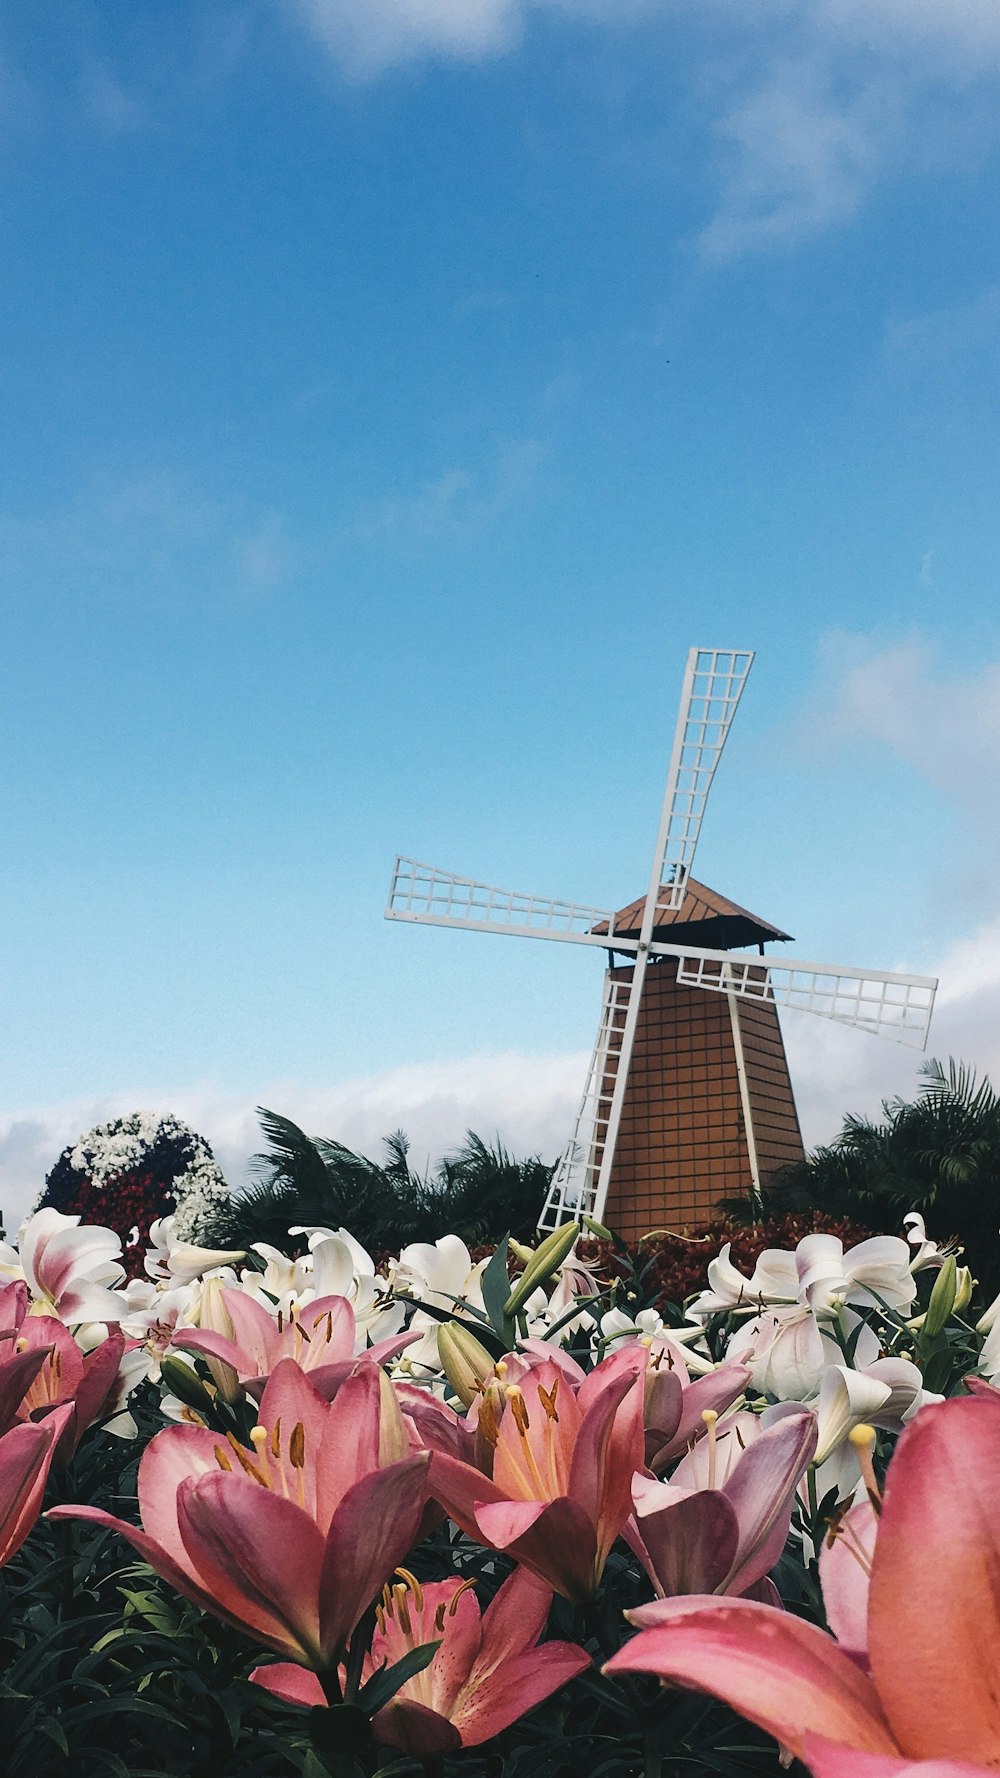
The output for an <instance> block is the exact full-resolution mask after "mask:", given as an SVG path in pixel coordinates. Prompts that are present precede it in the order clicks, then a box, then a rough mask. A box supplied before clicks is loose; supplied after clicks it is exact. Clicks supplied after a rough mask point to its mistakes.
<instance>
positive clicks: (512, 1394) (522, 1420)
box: [507, 1383, 531, 1438]
mask: <svg viewBox="0 0 1000 1778" xmlns="http://www.w3.org/2000/svg"><path fill="white" fill-rule="evenodd" d="M507 1401H508V1403H509V1404H510V1411H511V1413H512V1414H513V1416H514V1425H515V1426H516V1427H517V1430H518V1432H519V1433H520V1434H521V1437H522V1438H523V1437H524V1435H525V1433H526V1432H527V1430H528V1427H529V1426H530V1425H531V1421H530V1420H529V1419H528V1410H527V1408H526V1406H525V1403H524V1396H523V1395H522V1393H521V1391H520V1389H519V1388H518V1387H517V1385H516V1383H515V1384H513V1385H512V1387H511V1388H510V1389H508V1391H507Z"/></svg>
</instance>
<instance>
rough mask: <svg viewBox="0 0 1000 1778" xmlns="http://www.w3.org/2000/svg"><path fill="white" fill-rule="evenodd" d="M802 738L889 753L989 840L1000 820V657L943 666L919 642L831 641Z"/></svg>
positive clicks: (926, 645) (848, 638)
mask: <svg viewBox="0 0 1000 1778" xmlns="http://www.w3.org/2000/svg"><path fill="white" fill-rule="evenodd" d="M810 705H811V707H810V711H809V714H808V716H806V717H804V718H803V719H802V733H803V736H804V737H806V738H811V739H812V740H813V741H814V742H816V743H818V744H819V745H821V746H823V747H824V749H825V748H828V747H829V746H830V745H837V744H846V743H856V742H861V743H868V744H873V745H876V746H879V747H883V748H885V749H887V750H888V751H889V752H890V753H891V754H893V755H894V756H895V757H896V758H897V759H900V760H902V761H904V762H905V763H906V764H907V765H909V766H911V767H913V769H914V770H915V771H916V772H918V773H919V774H920V775H921V777H923V778H924V779H925V780H926V781H927V783H928V784H931V785H933V786H934V787H935V789H937V790H940V791H943V792H945V794H946V795H947V796H948V797H949V799H950V800H951V801H952V802H953V803H956V804H959V805H961V806H962V807H963V809H964V810H965V811H966V813H967V814H968V815H969V816H970V817H971V818H972V819H973V820H974V821H975V823H976V826H977V830H978V831H979V832H981V833H982V834H983V836H984V838H985V837H988V836H991V835H993V834H995V829H996V825H997V821H998V819H1000V775H998V772H997V760H998V758H1000V660H984V661H981V662H980V663H979V665H977V666H976V667H975V668H973V669H971V670H969V671H966V672H955V671H953V670H949V669H948V668H946V667H944V666H943V665H942V663H941V660H940V657H939V653H938V651H937V649H936V648H935V647H934V646H933V645H932V644H931V643H930V642H929V641H927V640H926V638H924V637H922V636H920V635H912V636H908V637H904V638H902V639H900V640H896V641H892V642H882V641H876V640H873V639H871V638H869V637H864V636H846V635H841V636H834V637H830V638H828V640H827V641H826V643H825V644H824V647H823V650H822V654H821V674H820V685H819V687H818V689H817V690H816V691H815V692H814V693H813V694H811V698H810Z"/></svg>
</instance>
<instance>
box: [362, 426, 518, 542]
mask: <svg viewBox="0 0 1000 1778" xmlns="http://www.w3.org/2000/svg"><path fill="white" fill-rule="evenodd" d="M546 455H547V450H546V446H545V445H544V444H543V443H542V442H541V441H540V440H539V439H536V438H517V439H506V440H503V441H502V442H501V443H500V444H499V445H498V446H497V447H496V450H495V451H494V453H493V455H492V457H491V458H490V459H489V460H488V462H487V463H486V464H485V465H482V466H480V467H478V468H457V467H455V468H449V469H445V470H442V472H441V473H440V474H439V475H436V476H434V477H433V478H432V479H431V480H430V481H426V482H421V483H419V484H418V486H417V487H415V488H413V489H412V490H409V491H407V492H400V493H396V494H390V495H387V496H386V497H385V498H384V499H382V500H381V501H379V502H378V503H377V504H376V505H375V506H374V507H373V508H372V509H371V510H370V511H369V512H368V513H367V514H366V515H365V516H364V517H363V519H362V521H361V528H362V529H363V530H364V531H366V532H367V533H368V534H369V535H373V534H378V533H384V534H387V535H396V536H399V537H411V538H424V537H428V538H430V537H440V536H442V535H443V534H448V533H452V534H455V535H459V536H469V535H472V534H474V533H475V532H477V531H481V530H484V529H485V528H486V527H487V526H489V525H491V524H493V523H495V521H496V520H497V519H499V518H502V517H503V515H504V514H505V513H507V512H509V511H510V510H511V508H513V507H516V506H518V505H520V504H521V502H522V501H524V500H526V499H528V498H530V496H531V495H532V494H533V493H534V491H535V489H536V487H537V485H538V478H539V474H540V471H541V467H542V465H543V463H544V461H545V458H546Z"/></svg>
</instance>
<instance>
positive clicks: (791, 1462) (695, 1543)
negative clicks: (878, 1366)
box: [625, 1409, 816, 1598]
mask: <svg viewBox="0 0 1000 1778" xmlns="http://www.w3.org/2000/svg"><path fill="white" fill-rule="evenodd" d="M720 1432H721V1436H719V1437H717V1436H716V1433H715V1428H714V1425H713V1424H712V1423H711V1421H710V1423H709V1428H708V1436H707V1438H705V1439H703V1440H702V1442H701V1443H700V1444H698V1445H696V1446H695V1447H694V1449H693V1450H692V1451H691V1452H690V1453H689V1455H688V1456H687V1457H685V1458H683V1459H682V1461H681V1462H680V1464H679V1465H678V1467H677V1469H676V1470H675V1471H674V1474H673V1476H672V1477H671V1479H670V1481H669V1482H657V1481H653V1480H651V1479H650V1478H649V1477H648V1476H643V1475H637V1476H636V1477H635V1479H634V1481H633V1483H632V1498H633V1501H634V1503H635V1510H636V1516H635V1519H634V1520H633V1521H632V1522H631V1525H630V1526H629V1528H628V1529H627V1530H626V1532H625V1538H626V1542H628V1543H629V1544H631V1546H632V1548H633V1549H634V1550H635V1553H636V1555H637V1556H638V1557H639V1560H640V1562H641V1563H642V1565H643V1567H644V1568H645V1570H646V1572H647V1574H648V1575H649V1577H650V1580H651V1581H652V1582H653V1585H654V1587H655V1588H656V1591H657V1592H658V1593H659V1595H660V1597H661V1598H667V1597H670V1596H672V1595H676V1594H682V1593H716V1594H719V1593H729V1594H743V1593H748V1592H749V1591H750V1590H751V1588H753V1587H756V1586H757V1585H758V1583H759V1582H761V1581H763V1580H764V1578H765V1577H766V1576H767V1575H768V1574H770V1572H771V1569H772V1568H773V1567H774V1565H775V1563H776V1562H777V1561H778V1559H779V1557H780V1555H781V1552H782V1550H783V1549H784V1547H785V1540H786V1538H787V1536H788V1529H789V1525H790V1523H791V1517H792V1507H793V1504H794V1501H795V1490H796V1488H797V1486H798V1484H799V1482H800V1480H801V1478H802V1476H803V1474H804V1473H805V1470H806V1468H807V1466H808V1464H809V1462H810V1461H811V1459H812V1457H813V1454H814V1452H815V1450H816V1417H815V1415H814V1414H812V1413H810V1412H809V1411H808V1409H806V1410H803V1411H799V1412H795V1411H793V1412H791V1413H787V1412H784V1411H783V1410H781V1409H779V1410H778V1413H777V1414H776V1415H773V1416H772V1418H771V1419H770V1420H768V1419H767V1416H762V1418H761V1420H758V1419H757V1417H756V1416H755V1415H753V1414H738V1415H736V1417H735V1419H734V1420H733V1421H731V1422H729V1424H728V1425H727V1426H726V1427H725V1429H724V1430H722V1429H720Z"/></svg>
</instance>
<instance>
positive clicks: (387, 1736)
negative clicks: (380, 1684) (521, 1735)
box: [250, 1568, 590, 1759]
mask: <svg viewBox="0 0 1000 1778" xmlns="http://www.w3.org/2000/svg"><path fill="white" fill-rule="evenodd" d="M551 1603H552V1593H551V1591H550V1589H549V1588H548V1587H544V1586H542V1585H541V1583H540V1582H539V1581H537V1580H535V1579H534V1577H533V1576H532V1575H530V1574H527V1573H526V1572H525V1571H524V1569H523V1568H518V1569H515V1571H514V1573H513V1574H512V1575H511V1576H510V1577H509V1579H508V1580H506V1581H505V1582H504V1584H503V1586H502V1587H501V1588H500V1591H499V1593H498V1594H497V1596H496V1598H495V1599H494V1601H493V1603H492V1605H490V1606H488V1607H487V1610H486V1613H485V1616H483V1617H480V1612H479V1602H478V1600H477V1599H476V1596H475V1593H474V1592H472V1591H471V1590H470V1587H469V1583H468V1582H467V1581H458V1580H447V1581H432V1582H430V1583H425V1584H424V1585H423V1586H421V1584H420V1582H419V1581H418V1580H416V1579H415V1578H414V1577H413V1576H412V1575H407V1576H406V1577H405V1582H404V1584H403V1585H397V1586H393V1587H391V1588H390V1587H386V1589H385V1593H384V1594H383V1603H382V1605H381V1606H380V1607H379V1612H378V1628H377V1629H376V1631H375V1635H374V1637H373V1639H372V1646H371V1653H370V1654H369V1655H368V1657H367V1659H366V1661H365V1669H364V1677H365V1678H366V1679H368V1678H371V1677H372V1675H373V1674H375V1673H377V1672H378V1670H379V1668H380V1667H383V1666H393V1665H394V1664H395V1663H396V1662H397V1661H400V1660H402V1659H403V1657H404V1656H405V1655H407V1654H409V1653H410V1651H411V1649H414V1648H419V1647H420V1646H421V1644H422V1643H428V1642H439V1643H440V1647H439V1648H438V1649H437V1651H436V1653H435V1654H434V1657H433V1659H432V1661H431V1663H430V1665H429V1666H428V1667H425V1668H424V1670H423V1672H422V1673H417V1674H415V1675H414V1677H413V1678H412V1679H408V1680H407V1681H406V1683H405V1684H404V1685H402V1686H401V1687H400V1689H399V1691H398V1692H397V1693H396V1696H395V1697H394V1698H393V1699H392V1700H391V1702H390V1703H389V1704H386V1705H385V1706H384V1708H383V1709H381V1710H380V1711H379V1712H378V1713H377V1715H376V1716H375V1718H374V1721H373V1723H372V1728H373V1730H374V1734H375V1739H376V1741H380V1742H381V1743H382V1744H383V1746H387V1747H398V1748H399V1749H400V1750H401V1751H402V1752H403V1753H408V1754H410V1755H411V1756H412V1757H413V1758H416V1759H433V1758H435V1757H439V1756H440V1755H442V1754H445V1753H451V1752H453V1751H455V1750H456V1749H458V1748H460V1747H478V1746H479V1745H480V1744H481V1743H482V1742H483V1741H489V1740H491V1739H492V1738H493V1736H494V1735H499V1734H500V1732H501V1730H503V1729H506V1728H509V1727H510V1725H511V1723H512V1722H517V1720H518V1718H519V1717H522V1716H524V1715H526V1714H527V1712H528V1711H529V1710H532V1709H534V1706H535V1705H536V1704H540V1703H541V1702H542V1700H543V1698H549V1697H551V1696H552V1693H553V1692H554V1691H558V1689H559V1687H560V1686H561V1685H565V1684H566V1683H567V1682H568V1681H569V1680H570V1679H573V1678H575V1676H576V1675H577V1674H578V1673H582V1672H583V1671H584V1669H585V1668H587V1667H589V1666H590V1656H589V1655H588V1654H587V1653H586V1652H585V1651H584V1650H583V1649H582V1648H578V1647H577V1646H576V1644H575V1643H573V1642H543V1643H541V1645H539V1643H538V1638H539V1636H540V1635H541V1634H542V1631H543V1630H544V1628H545V1620H546V1618H547V1617H548V1613H549V1606H550V1605H551ZM250 1677H251V1679H252V1680H254V1681H255V1683H256V1684H257V1685H262V1686H264V1687H265V1689H266V1690H267V1691H269V1692H273V1693H274V1695H275V1696H276V1697H279V1698H283V1699H284V1701H285V1702H286V1703H288V1704H304V1705H314V1704H322V1703H324V1702H325V1699H324V1696H323V1689H322V1686H321V1685H320V1683H319V1680H318V1679H317V1678H316V1676H315V1674H313V1673H306V1672H303V1671H302V1669H301V1668H298V1667H293V1666H289V1665H287V1664H286V1663H285V1662H283V1661H278V1662H275V1664H274V1665H273V1666H271V1667H257V1668H256V1669H255V1671H254V1672H253V1673H251V1675H250Z"/></svg>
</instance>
